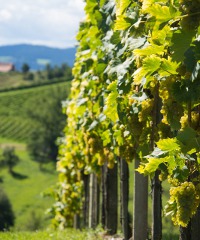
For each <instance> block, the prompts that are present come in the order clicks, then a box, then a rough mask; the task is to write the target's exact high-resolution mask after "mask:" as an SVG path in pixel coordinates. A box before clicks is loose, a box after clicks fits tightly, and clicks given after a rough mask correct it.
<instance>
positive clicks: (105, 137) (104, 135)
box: [101, 129, 111, 147]
mask: <svg viewBox="0 0 200 240" xmlns="http://www.w3.org/2000/svg"><path fill="white" fill-rule="evenodd" d="M110 136H111V133H110V130H109V129H107V130H106V131H104V132H103V133H102V135H101V139H102V141H103V146H104V147H105V146H107V145H108V144H109V143H110V142H111V139H110Z"/></svg>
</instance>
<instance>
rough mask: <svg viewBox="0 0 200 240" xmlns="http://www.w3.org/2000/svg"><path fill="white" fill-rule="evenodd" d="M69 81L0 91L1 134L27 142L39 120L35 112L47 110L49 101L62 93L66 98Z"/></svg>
mask: <svg viewBox="0 0 200 240" xmlns="http://www.w3.org/2000/svg"><path fill="white" fill-rule="evenodd" d="M68 91H69V82H62V83H56V84H52V85H46V86H38V87H32V88H28V89H21V90H12V91H8V92H1V93H0V106H1V107H0V136H1V137H4V138H9V139H15V140H18V141H21V142H25V141H26V140H27V139H28V138H29V136H30V134H31V132H32V131H33V129H34V128H37V124H38V121H37V119H34V118H33V115H34V112H35V111H38V108H40V111H46V110H47V109H46V108H47V107H48V104H47V102H48V101H49V100H50V99H51V98H53V97H55V96H56V94H60V95H62V96H65V98H64V99H63V100H65V99H66V97H67V95H68Z"/></svg>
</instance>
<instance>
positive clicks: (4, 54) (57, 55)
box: [0, 44, 76, 70]
mask: <svg viewBox="0 0 200 240" xmlns="http://www.w3.org/2000/svg"><path fill="white" fill-rule="evenodd" d="M75 52H76V49H75V48H66V49H60V48H51V47H46V46H39V45H30V44H18V45H7V46H0V62H12V63H14V64H15V66H16V69H17V70H21V66H22V64H23V63H28V65H29V66H30V67H31V69H32V70H42V69H44V67H45V66H46V64H47V63H49V64H51V65H52V66H55V65H58V66H60V65H61V64H62V63H67V64H68V65H69V66H72V65H73V63H74V59H75Z"/></svg>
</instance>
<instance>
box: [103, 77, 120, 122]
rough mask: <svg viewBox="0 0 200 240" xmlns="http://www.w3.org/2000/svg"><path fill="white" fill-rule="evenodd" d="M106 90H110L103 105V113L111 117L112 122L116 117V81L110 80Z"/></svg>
mask: <svg viewBox="0 0 200 240" xmlns="http://www.w3.org/2000/svg"><path fill="white" fill-rule="evenodd" d="M108 90H110V91H111V93H109V95H108V97H107V98H106V105H105V107H104V114H105V115H106V116H107V117H108V118H109V119H111V120H112V121H113V122H116V121H117V119H118V115H117V97H118V91H117V82H116V81H115V82H112V83H111V84H110V85H109V86H108Z"/></svg>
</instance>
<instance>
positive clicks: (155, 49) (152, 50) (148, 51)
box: [133, 44, 164, 56]
mask: <svg viewBox="0 0 200 240" xmlns="http://www.w3.org/2000/svg"><path fill="white" fill-rule="evenodd" d="M163 52H164V45H162V46H158V45H155V44H151V45H149V46H147V47H145V48H142V49H135V50H134V51H133V53H134V54H135V55H138V56H150V55H152V54H163Z"/></svg>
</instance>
